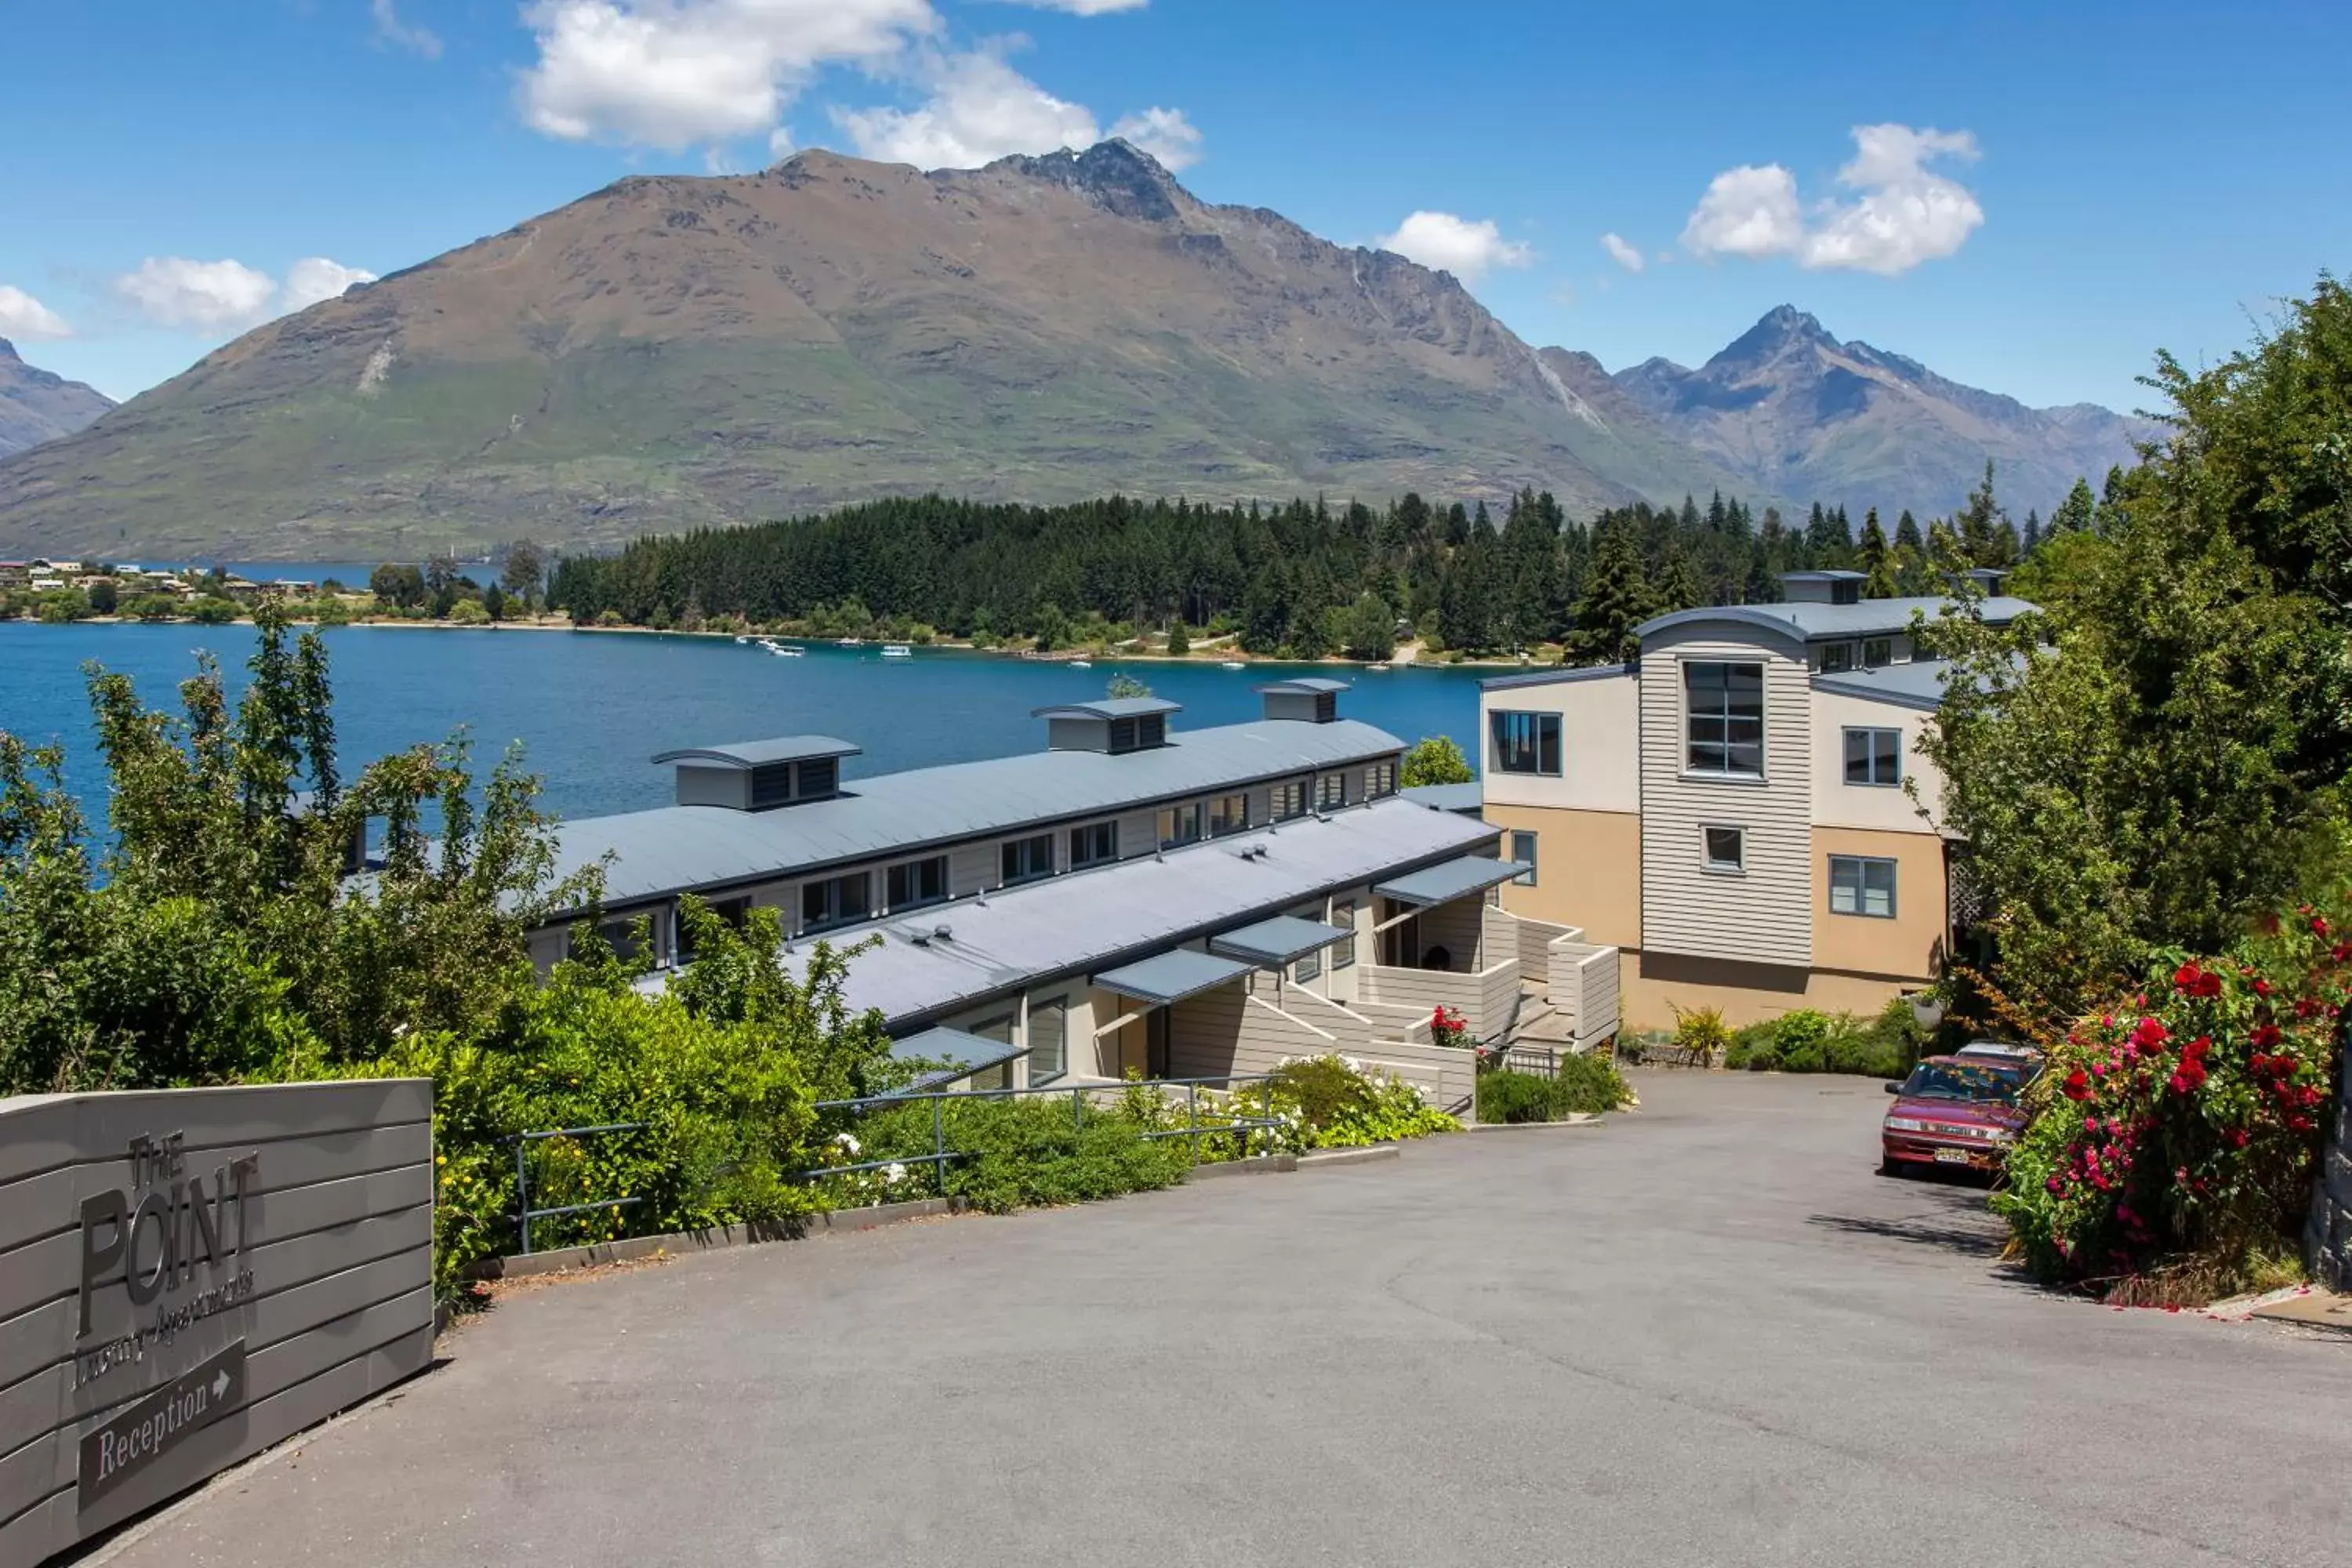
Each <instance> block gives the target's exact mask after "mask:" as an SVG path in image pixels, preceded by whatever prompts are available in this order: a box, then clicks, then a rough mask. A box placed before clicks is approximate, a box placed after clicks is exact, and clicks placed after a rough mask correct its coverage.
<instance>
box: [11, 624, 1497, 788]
mask: <svg viewBox="0 0 2352 1568" xmlns="http://www.w3.org/2000/svg"><path fill="white" fill-rule="evenodd" d="M326 639H327V647H328V649H329V652H330V656H331V659H332V661H333V673H334V685H335V723H336V729H337V732H338V737H339V742H340V748H341V757H342V763H343V766H344V769H345V771H346V773H356V772H357V771H358V768H359V766H360V765H361V764H362V763H365V762H367V761H371V760H373V758H375V757H377V756H380V755H382V754H383V753H384V752H391V751H396V750H398V749H400V748H402V747H404V746H408V745H413V744H415V742H420V741H436V740H440V739H442V738H444V737H446V736H447V735H448V734H449V733H450V732H451V731H454V730H457V729H458V728H460V727H463V728H465V729H466V730H467V731H468V732H469V733H470V735H471V737H472V739H473V741H474V743H475V755H476V760H477V763H478V771H480V772H487V771H488V765H489V763H490V762H491V761H493V760H495V758H496V757H497V755H498V754H499V752H501V751H502V750H503V749H504V748H505V747H506V745H507V744H508V742H513V741H520V742H522V743H523V746H524V748H525V756H526V760H527V763H528V765H529V767H530V770H531V771H532V772H534V773H539V774H540V775H541V778H542V779H543V780H544V783H545V793H544V795H543V796H542V797H541V804H542V805H545V806H546V807H547V808H548V809H549V810H551V811H553V812H555V813H557V814H559V815H562V816H596V815H600V814H603V813H606V812H616V811H635V810H642V809H644V808H646V807H649V806H656V805H667V804H668V802H669V791H670V779H669V774H668V773H667V770H665V769H661V768H656V767H655V766H653V764H652V763H651V761H650V759H651V758H652V757H653V755H654V754H655V753H656V752H662V751H667V750H669V749H671V748H673V747H678V746H691V745H707V744H713V743H718V742H730V741H749V740H758V739H762V738H764V737H767V736H772V735H790V734H807V733H815V734H826V735H836V736H839V737H841V738H842V739H844V740H846V741H850V742H855V743H856V744H858V745H861V746H863V747H864V748H865V755H863V756H862V757H858V758H856V759H854V760H853V761H851V762H850V763H849V764H848V767H847V773H848V774H849V776H851V777H853V778H854V777H856V775H858V774H860V773H887V772H893V771H896V770H898V769H901V768H913V767H924V766H929V765H930V764H933V763H953V762H966V761H970V760H972V759H974V758H980V757H996V756H1006V755H1010V754H1012V753H1013V752H1025V751H1030V750H1033V749H1035V748H1037V747H1039V746H1042V745H1043V744H1044V743H1045V724H1044V722H1043V721H1040V720H1036V719H1033V718H1031V717H1030V710H1032V709H1034V708H1039V707H1043V706H1045V705H1046V704H1048V703H1055V702H1067V701H1071V700H1079V699H1084V698H1089V697H1099V696H1101V695H1102V694H1103V689H1104V687H1105V685H1106V683H1107V682H1108V680H1109V679H1110V678H1111V677H1112V676H1113V675H1115V674H1118V673H1119V672H1121V671H1125V672H1126V673H1129V674H1131V675H1133V676H1135V677H1136V678H1137V679H1139V680H1142V681H1143V682H1144V683H1145V684H1147V685H1149V686H1150V688H1151V689H1152V690H1153V691H1154V692H1155V693H1156V694H1157V695H1159V696H1161V697H1166V698H1169V699H1171V700H1174V701H1177V702H1181V703H1182V704H1183V705H1184V711H1183V712H1182V713H1181V714H1180V715H1179V716H1178V718H1177V724H1178V726H1179V728H1180V729H1181V728H1183V727H1186V726H1191V727H1200V726H1204V725H1210V724H1230V723H1234V722H1237V721H1242V720H1246V719H1255V718H1256V717H1257V716H1258V705H1259V699H1258V698H1257V696H1256V694H1255V692H1254V691H1253V689H1252V688H1253V687H1255V686H1256V685H1257V684H1258V683H1260V682H1262V681H1265V680H1270V679H1280V678H1281V677H1282V676H1283V675H1284V674H1286V673H1293V674H1296V673H1306V672H1307V668H1308V667H1292V666H1281V665H1268V664H1254V665H1252V666H1250V667H1249V668H1246V669H1239V670H1229V669H1223V668H1218V667H1217V666H1216V665H1214V664H1199V663H1191V664H1165V663H1155V662H1152V661H1150V660H1145V661H1139V662H1137V663H1133V664H1127V663H1122V662H1120V661H1118V660H1116V659H1111V658H1104V659H1099V660H1097V661H1096V663H1095V666H1094V668H1091V669H1074V668H1070V667H1069V666H1067V665H1066V664H1048V663H1044V662H1034V661H1024V660H1020V659H1014V658H1003V657H999V656H994V655H989V654H979V653H967V652H959V651H954V650H949V649H938V650H933V649H927V648H918V649H917V650H916V651H915V655H914V657H913V658H903V659H896V658H894V659H886V658H882V656H881V650H880V649H879V648H878V647H872V646H868V647H860V648H837V647H829V646H811V647H810V648H809V651H808V654H807V656H806V657H805V658H775V657H773V656H772V655H770V654H767V653H763V652H761V650H760V649H759V648H758V647H750V646H743V645H739V644H737V643H735V642H733V641H731V640H729V639H727V638H723V637H664V636H657V635H653V634H643V633H610V632H558V631H521V630H511V629H509V630H499V631H457V630H444V629H430V630H428V629H422V628H413V627H397V626H387V627H375V626H338V627H333V628H331V629H330V630H329V631H328V632H327V633H326ZM252 647H253V640H252V633H251V630H250V628H247V627H243V626H127V625H126V626H37V625H33V624H30V623H26V622H17V621H9V622H0V729H5V730H7V731H11V732H13V733H15V734H16V735H19V736H22V737H24V738H26V739H27V740H29V741H34V742H47V741H61V742H64V743H65V745H66V748H67V782H68V784H69V785H70V787H71V788H72V789H73V790H74V791H75V793H76V794H77V795H79V796H80V797H81V798H82V800H83V801H84V802H85V803H86V804H87V805H88V806H89V809H90V814H91V816H92V817H93V819H94V820H93V826H99V825H100V824H101V823H102V814H101V812H100V809H99V803H100V802H101V801H102V799H103V797H104V792H105V771H104V768H103V766H102V764H101V763H100V759H99V757H98V754H97V742H96V739H95V736H94V734H93V732H92V729H91V725H90V721H89V702H88V700H87V697H86V695H85V691H84V679H83V676H82V672H81V667H82V665H83V664H84V663H85V662H86V661H89V660H93V659H94V660H97V661H98V662H100V663H101V664H104V665H106V666H107V667H108V668H112V669H116V670H120V671H121V672H123V673H125V674H127V675H129V676H131V678H132V679H134V680H135V681H136V682H137V683H138V687H139V690H140V694H141V696H142V699H143V700H145V701H146V703H147V704H148V706H150V707H157V706H162V705H166V704H170V705H173V706H174V707H176V702H177V696H176V692H175V691H174V689H173V688H174V686H175V685H176V683H177V682H178V681H180V680H182V679H185V678H186V677H187V676H188V675H190V674H192V673H193V672H194V668H195V663H194V652H195V650H196V649H198V648H210V649H212V650H213V651H214V652H215V653H216V654H218V655H219V657H220V659H221V662H222V664H223V665H224V666H225V667H226V670H227V673H228V675H229V676H230V678H231V682H232V685H233V687H237V688H241V687H242V685H243V683H244V668H243V667H244V661H245V660H246V658H247V657H248V656H249V655H250V654H251V652H252ZM1312 670H1313V672H1314V673H1318V674H1327V675H1337V676H1339V677H1340V678H1342V679H1351V680H1353V681H1354V683H1355V685H1354V688H1353V689H1351V690H1349V691H1347V692H1345V693H1343V694H1341V696H1340V699H1339V710H1340V712H1341V713H1342V714H1343V715H1346V716H1348V717H1349V718H1355V719H1361V720H1363V721H1366V722H1368V723H1372V724H1377V725H1379V726H1381V728H1382V729H1385V730H1387V731H1390V732H1391V733H1392V734H1395V735H1397V736H1400V737H1401V738H1402V739H1403V740H1404V741H1406V742H1412V741H1414V740H1416V739H1418V738H1419V737H1421V736H1423V735H1437V734H1446V735H1451V736H1453V737H1454V739H1455V740H1456V741H1457V742H1460V743H1461V744H1462V746H1463V749H1464V751H1465V752H1468V753H1470V754H1472V755H1474V756H1475V753H1476V745H1475V741H1476V725H1477V716H1478V676H1479V674H1480V673H1493V672H1492V671H1485V672H1479V671H1471V670H1462V669H1444V668H1430V669H1414V668H1404V669H1394V670H1384V671H1381V672H1377V673H1375V672H1371V671H1368V670H1363V669H1357V668H1337V667H1330V666H1316V667H1312Z"/></svg>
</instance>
